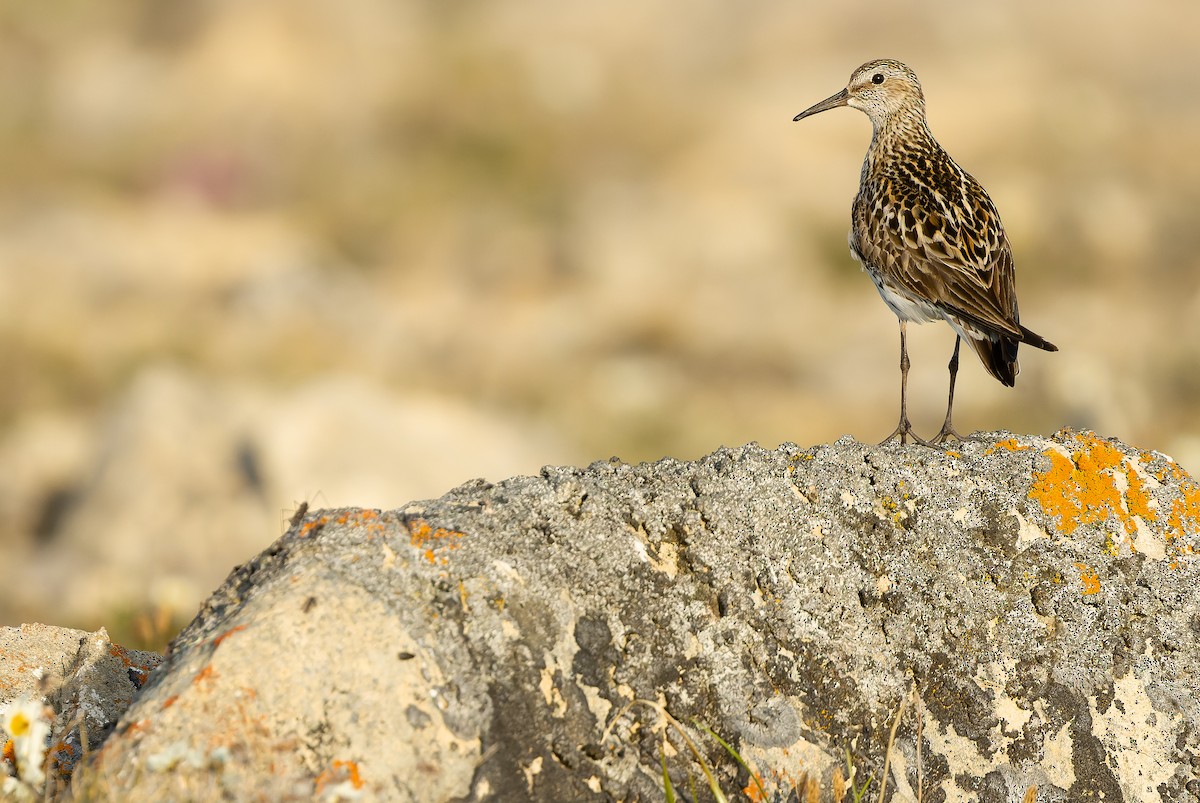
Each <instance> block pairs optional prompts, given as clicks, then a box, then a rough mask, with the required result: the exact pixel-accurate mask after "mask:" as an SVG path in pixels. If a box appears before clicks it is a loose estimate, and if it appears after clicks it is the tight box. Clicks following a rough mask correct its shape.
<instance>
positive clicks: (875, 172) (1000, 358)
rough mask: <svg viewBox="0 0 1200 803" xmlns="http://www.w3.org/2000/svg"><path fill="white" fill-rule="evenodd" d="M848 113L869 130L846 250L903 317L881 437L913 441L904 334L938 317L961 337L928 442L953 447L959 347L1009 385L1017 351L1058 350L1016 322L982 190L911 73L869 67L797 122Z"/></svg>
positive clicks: (993, 219) (896, 66) (996, 231)
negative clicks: (864, 119)
mask: <svg viewBox="0 0 1200 803" xmlns="http://www.w3.org/2000/svg"><path fill="white" fill-rule="evenodd" d="M839 106H850V107H852V108H856V109H859V110H861V111H862V112H864V113H865V114H866V115H867V116H868V117H869V118H870V119H871V124H872V126H873V128H874V133H873V135H872V137H871V145H870V147H869V148H868V149H867V157H866V160H865V161H864V162H863V168H862V179H861V183H860V186H859V190H858V196H857V197H856V198H855V199H854V206H853V209H852V213H851V226H850V238H849V239H850V253H851V254H852V255H853V256H854V258H855V259H857V260H858V261H859V262H860V263H862V266H863V268H864V269H865V270H866V271H867V273H868V275H870V277H871V280H872V281H873V282H874V283H875V286H876V288H877V289H878V290H879V294H880V295H881V296H882V297H883V300H884V301H885V302H886V303H887V305H888V306H889V307H890V308H891V309H892V311H893V312H894V313H896V316H897V317H898V318H899V319H900V377H901V378H900V423H899V424H898V425H897V427H896V430H895V431H894V432H893V433H892V434H891V435H889V436H888V438H887V439H885V442H886V440H891V438H893V437H896V436H899V438H900V442H901V443H904V442H905V441H906V439H907V437H908V436H909V435H912V437H913V438H914V439H915V440H917V441H919V442H921V443H927V442H926V441H923V440H922V439H921V438H918V437H917V436H916V434H915V433H913V432H912V427H911V425H910V424H909V422H908V415H907V411H906V400H905V395H906V388H907V381H908V349H907V344H906V338H905V335H906V329H905V325H906V324H907V323H908V322H909V321H913V322H915V323H925V322H927V321H940V320H944V321H946V322H947V323H949V324H950V326H951V327H952V328H953V329H954V331H955V332H956V333H957V335H958V339H957V340H956V341H955V343H954V356H952V357H951V358H950V398H949V403H948V404H947V407H946V420H945V422H944V423H943V425H942V430H941V432H939V433H938V434H937V436H935V437H934V441H935V442H941V441H944V440H946V439H947V438H951V437H954V438H959V437H960V436H959V435H958V433H957V432H955V431H954V428H953V426H952V425H951V414H952V413H953V409H954V380H955V377H956V374H957V371H958V350H959V346H960V345H961V343H962V341H963V340H966V341H967V343H968V344H969V345H970V346H971V347H972V348H973V349H974V350H975V353H976V354H978V355H979V359H980V360H981V361H982V362H983V365H984V367H985V368H986V369H987V370H988V373H990V374H991V375H992V376H994V377H996V379H998V380H1000V381H1001V382H1003V383H1004V384H1005V385H1008V386H1010V387H1011V386H1012V385H1013V384H1014V383H1015V382H1016V378H1017V372H1018V370H1019V366H1018V364H1017V347H1018V346H1019V345H1020V344H1021V343H1028V344H1029V345H1031V346H1036V347H1037V348H1040V349H1044V350H1046V351H1057V350H1058V348H1057V347H1056V346H1055V345H1054V344H1053V343H1049V342H1047V341H1046V340H1045V339H1044V338H1042V337H1041V336H1040V335H1038V334H1036V333H1034V332H1032V331H1030V330H1029V329H1027V328H1026V327H1024V326H1022V325H1021V323H1020V316H1019V315H1018V313H1017V297H1016V287H1015V282H1014V275H1013V259H1012V249H1011V248H1010V246H1009V244H1008V237H1007V236H1006V235H1005V233H1004V227H1003V226H1002V225H1001V223H1000V215H999V214H998V213H997V212H996V207H995V205H994V204H993V203H992V199H991V198H990V197H988V194H987V192H985V191H984V189H983V187H982V186H980V184H979V182H978V181H976V180H975V179H974V178H973V177H972V176H971V175H970V174H969V173H967V172H966V171H965V170H963V169H962V168H961V167H959V166H958V164H957V163H956V162H955V161H954V160H953V159H951V158H950V155H949V154H947V153H946V151H944V150H943V149H942V147H941V145H939V144H938V143H937V140H935V139H934V138H933V134H932V133H930V131H929V126H928V124H927V123H926V121H925V96H924V94H923V93H922V91H921V84H920V82H919V81H918V80H917V76H916V74H915V73H914V72H913V71H912V70H910V69H909V68H908V67H906V66H905V65H903V64H901V63H900V62H898V61H893V60H891V59H880V60H877V61H871V62H868V63H866V64H864V65H862V66H861V67H859V68H858V69H857V70H855V71H854V72H853V74H851V76H850V83H849V84H848V85H847V87H846V88H845V89H843V90H842V91H841V92H839V93H837V94H836V95H834V96H832V97H830V98H827V99H826V100H823V101H821V102H820V103H818V104H816V105H815V106H812V107H811V108H809V109H806V110H805V111H803V112H801V113H800V114H798V115H796V117H795V119H796V120H802V119H804V118H805V117H809V116H811V115H813V114H817V113H818V112H823V111H827V110H828V109H833V108H837V107H839Z"/></svg>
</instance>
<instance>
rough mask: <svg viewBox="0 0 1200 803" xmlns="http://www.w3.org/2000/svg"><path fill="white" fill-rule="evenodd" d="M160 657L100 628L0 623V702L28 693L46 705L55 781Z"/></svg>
mask: <svg viewBox="0 0 1200 803" xmlns="http://www.w3.org/2000/svg"><path fill="white" fill-rule="evenodd" d="M161 662H162V656H160V655H158V654H157V653H152V652H142V651H141V650H127V649H125V648H124V647H122V646H120V645H118V644H113V643H112V642H111V641H109V638H108V633H107V631H105V630H104V628H100V629H99V630H97V631H96V632H95V633H86V632H84V631H82V630H72V629H70V628H66V627H51V626H48V625H41V624H24V625H21V626H20V627H0V704H3V703H8V702H10V701H13V700H16V699H18V698H20V697H27V698H29V699H31V700H36V701H40V702H43V703H45V704H46V705H47V708H46V711H47V718H48V719H50V718H51V717H52V722H51V723H50V744H49V745H48V748H49V754H50V755H49V759H50V760H49V764H48V766H49V769H50V779H51V782H52V784H53V783H55V782H57V781H58V780H65V779H66V778H68V777H69V776H70V774H71V771H72V770H73V769H74V768H75V765H76V763H77V762H78V761H79V758H80V757H81V755H82V754H83V752H84V749H85V748H87V747H89V746H91V747H94V746H95V745H96V744H99V743H100V742H101V741H103V739H104V737H105V736H107V735H108V733H109V731H110V730H112V727H113V725H115V724H116V722H117V718H118V717H120V716H121V714H122V713H123V712H124V711H125V709H127V708H128V707H129V704H130V702H132V700H133V697H134V695H135V694H136V693H137V691H138V689H140V688H141V687H142V684H144V683H145V682H146V678H147V677H149V675H150V671H151V670H152V669H154V668H155V667H156V666H158V665H159V664H160V663H161ZM0 738H3V737H2V736H0ZM5 758H7V756H5ZM3 776H4V772H2V771H0V778H2V777H3Z"/></svg>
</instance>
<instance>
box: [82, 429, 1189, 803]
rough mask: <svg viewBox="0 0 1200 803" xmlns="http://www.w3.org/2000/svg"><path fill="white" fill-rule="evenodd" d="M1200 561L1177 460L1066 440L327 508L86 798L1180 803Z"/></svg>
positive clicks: (845, 449)
mask: <svg viewBox="0 0 1200 803" xmlns="http://www.w3.org/2000/svg"><path fill="white" fill-rule="evenodd" d="M1198 543H1200V489H1198V488H1197V485H1196V483H1194V482H1193V481H1192V480H1191V478H1190V477H1188V475H1187V474H1186V473H1185V472H1183V471H1182V470H1181V469H1180V467H1179V466H1178V465H1176V464H1175V463H1174V462H1172V461H1171V460H1170V458H1167V457H1165V456H1163V455H1161V454H1157V453H1145V452H1139V451H1137V450H1134V449H1131V448H1129V447H1127V446H1124V445H1122V444H1120V443H1116V442H1112V441H1107V440H1103V439H1100V438H1097V437H1096V436H1094V435H1092V434H1091V433H1074V432H1069V431H1064V432H1062V433H1059V434H1058V435H1056V436H1055V437H1054V438H1053V439H1044V438H1038V437H1029V436H1021V437H1013V436H1010V435H1008V434H1007V433H996V434H989V435H981V436H978V437H977V438H976V439H973V440H971V441H968V442H966V443H963V444H961V445H956V446H955V447H954V448H953V449H951V450H949V451H945V452H943V451H939V450H934V449H928V448H924V447H899V446H888V447H882V448H880V447H869V446H864V445H863V444H860V443H857V442H854V441H853V440H850V439H848V438H844V439H842V440H839V441H837V442H836V443H834V444H831V445H827V446H819V447H814V448H811V449H799V448H797V447H795V446H791V445H785V446H782V447H780V448H779V449H776V450H774V451H767V450H764V449H761V448H759V447H757V446H753V445H752V446H746V447H742V448H738V449H722V450H720V451H718V452H716V453H714V454H712V455H710V456H708V457H705V458H703V459H701V460H698V461H695V462H681V461H676V460H662V461H660V462H657V463H653V464H644V465H638V466H631V465H626V464H623V463H620V462H616V461H614V462H608V463H597V464H594V465H592V466H589V467H588V468H585V469H576V468H547V469H545V470H544V471H543V472H542V474H541V475H540V476H537V477H517V478H514V479H510V480H506V481H504V482H500V483H497V484H494V485H493V484H489V483H486V482H482V481H480V482H475V483H471V484H467V485H464V486H462V487H460V488H458V489H455V490H453V491H451V492H450V493H448V494H446V495H445V496H443V497H442V498H440V499H438V500H435V501H428V502H423V503H420V504H412V505H409V506H407V507H405V508H403V509H400V510H397V511H393V512H387V513H380V512H377V511H370V510H335V511H321V512H315V513H310V514H307V515H306V516H304V517H302V518H300V519H298V520H297V521H296V523H295V525H294V526H293V527H292V528H291V530H290V531H289V532H288V533H287V534H286V535H285V536H284V537H282V538H281V539H280V540H279V541H278V542H277V543H276V544H275V545H273V546H272V547H271V548H270V549H268V550H267V551H266V552H264V553H263V554H261V555H260V556H258V557H257V558H255V559H254V560H253V561H251V562H250V563H248V564H246V565H245V566H242V567H239V568H238V569H237V570H236V571H234V572H233V574H232V575H230V577H229V579H228V580H227V581H226V583H225V585H224V586H223V587H222V588H221V589H220V590H218V591H217V592H216V593H215V594H214V595H213V596H212V597H211V598H210V599H209V600H208V602H207V603H206V604H205V606H204V608H203V610H202V611H201V613H200V615H199V616H198V617H197V618H196V620H195V621H194V622H193V623H192V624H191V625H190V626H189V627H188V628H187V629H186V630H185V631H184V632H183V633H182V634H181V635H180V637H179V638H178V639H177V640H176V641H175V643H174V644H173V645H172V649H171V651H170V653H169V656H168V658H167V661H166V663H165V664H164V666H163V668H162V669H161V670H160V671H158V672H156V673H155V675H154V676H153V677H152V679H151V681H150V682H149V684H148V685H147V687H146V689H145V690H144V692H143V693H142V695H141V696H140V697H139V698H138V699H137V701H136V702H135V703H134V705H133V706H132V707H131V708H130V709H129V710H128V712H126V714H125V717H124V719H123V723H122V725H121V726H120V727H119V728H118V730H117V732H116V733H114V735H113V736H112V737H111V738H110V739H109V740H108V742H107V743H106V744H105V746H104V749H103V751H102V752H101V753H100V754H99V756H98V757H97V759H96V761H94V762H93V763H92V764H91V766H90V767H89V773H90V774H89V779H90V781H91V782H95V783H100V784H103V785H104V787H105V788H106V789H112V790H114V794H118V795H127V796H134V795H137V796H139V797H140V798H142V799H152V798H153V799H157V798H161V797H163V796H170V797H175V798H179V797H186V796H190V797H195V798H204V797H206V796H212V797H217V796H220V795H228V796H232V797H235V798H238V799H243V798H246V797H248V796H251V795H254V794H260V795H268V796H270V797H272V798H287V797H291V798H296V799H303V798H308V797H312V796H314V795H317V796H324V797H326V798H338V797H348V796H352V795H356V794H357V795H364V796H366V797H368V798H378V799H395V800H449V799H483V798H494V799H500V800H521V799H539V800H553V801H563V800H585V799H651V800H661V799H663V795H664V793H663V780H662V779H663V772H664V770H663V764H662V762H664V761H665V766H666V770H667V771H668V772H669V773H670V776H671V778H672V779H673V783H674V785H675V786H676V787H677V788H682V789H687V788H688V781H687V775H688V773H690V774H691V776H693V778H695V779H703V778H704V769H705V768H707V769H710V770H711V771H712V773H713V776H714V780H715V782H716V783H718V784H720V785H721V786H722V787H723V788H724V789H725V790H726V791H727V792H732V791H736V790H737V789H740V788H746V789H747V790H748V794H750V795H752V796H758V797H759V798H762V797H764V796H765V797H766V798H768V799H778V800H783V799H786V798H787V797H788V795H790V794H791V793H792V792H793V791H797V792H798V793H800V795H801V799H807V798H804V797H803V795H805V794H807V793H808V791H809V789H810V788H813V789H814V790H816V791H818V792H819V795H820V797H821V799H823V800H830V799H832V798H833V790H834V789H836V788H838V784H839V783H841V784H842V786H843V787H844V786H847V785H853V786H854V787H856V788H859V789H861V787H862V785H863V783H864V782H865V781H866V780H867V778H868V777H870V776H873V777H874V779H875V780H874V783H873V785H872V789H871V791H870V792H869V795H870V797H871V799H874V798H875V797H876V796H877V795H878V783H879V782H880V780H881V779H882V780H885V781H886V783H887V790H886V795H885V796H886V797H888V798H889V799H890V798H891V797H892V796H893V795H895V798H896V799H898V800H899V799H903V800H915V799H921V800H926V801H960V800H979V801H1009V800H1020V799H1022V797H1023V796H1024V795H1025V793H1026V790H1028V789H1029V787H1031V786H1036V787H1037V799H1038V800H1042V801H1057V800H1063V801H1065V800H1101V799H1103V800H1107V801H1117V800H1125V801H1145V800H1168V801H1177V800H1187V799H1191V795H1192V792H1193V790H1194V789H1195V788H1196V786H1197V784H1200V779H1198V778H1197V774H1196V773H1197V770H1196V767H1197V765H1198V762H1200V759H1197V755H1198V754H1200V593H1198V592H1197V588H1200V559H1198V558H1197V557H1196V555H1195V554H1194V550H1195V548H1196V546H1197V544H1198ZM900 711H902V712H903V715H902V716H899V717H898V716H897V714H898V712H900ZM893 727H894V728H895V737H894V739H891V738H890V732H891V731H892V730H893ZM709 728H711V731H712V733H709V732H708V730H707V729H709ZM684 734H687V735H688V739H685V738H684V736H683V735H684ZM713 734H715V735H716V736H719V737H721V738H722V739H724V740H725V742H726V743H727V744H728V745H729V748H730V751H727V750H726V748H725V747H723V746H722V745H721V744H720V743H719V742H718V741H717V740H716V739H715V738H714V736H713ZM689 739H690V743H689ZM693 747H694V750H693ZM731 751H736V753H737V755H738V756H739V757H740V759H742V760H743V761H744V762H745V763H746V765H748V767H749V769H750V771H748V770H747V769H746V767H744V766H742V765H741V763H740V762H739V761H738V760H736V759H735V758H734V757H733V755H732V752H731ZM885 763H886V771H885ZM702 765H703V767H702ZM847 765H849V767H852V768H853V773H854V775H853V778H848V777H847V776H849V775H851V772H850V771H849V770H848V768H847ZM167 768H169V769H170V771H169V772H168V771H164V770H165V769H167ZM751 772H752V773H753V776H752V774H751ZM696 782H697V783H698V784H701V785H706V784H707V781H706V780H704V781H701V780H697V781H696ZM760 784H761V789H760ZM764 790H765V795H764V794H763V791H764Z"/></svg>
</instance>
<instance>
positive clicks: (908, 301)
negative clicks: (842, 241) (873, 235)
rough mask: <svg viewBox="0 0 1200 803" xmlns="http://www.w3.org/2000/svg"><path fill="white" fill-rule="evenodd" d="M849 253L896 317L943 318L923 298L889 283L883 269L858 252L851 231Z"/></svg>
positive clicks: (913, 319)
mask: <svg viewBox="0 0 1200 803" xmlns="http://www.w3.org/2000/svg"><path fill="white" fill-rule="evenodd" d="M850 255H851V256H852V257H854V259H855V260H857V261H858V263H859V264H860V265H862V267H863V270H865V271H866V272H867V275H868V276H870V277H871V281H872V282H874V283H875V289H876V290H878V291H879V295H880V296H882V297H883V302H884V303H885V304H887V305H888V307H890V308H891V310H892V312H894V313H896V317H897V318H899V319H900V320H902V321H911V322H912V323H928V322H929V321H940V320H944V319H945V316H944V315H943V314H942V312H941V310H939V309H938V308H937V307H935V306H934V305H933V304H930V303H929V302H928V301H926V300H924V299H921V298H915V297H913V296H911V295H909V294H907V293H905V292H904V291H902V290H900V289H899V288H897V287H893V286H891V285H889V284H888V283H887V281H886V279H885V277H884V274H883V271H881V270H879V268H877V267H875V266H874V265H872V264H870V263H869V262H867V260H865V259H863V257H862V255H861V254H859V253H858V249H856V248H855V247H854V233H853V232H851V233H850Z"/></svg>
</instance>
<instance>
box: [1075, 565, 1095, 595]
mask: <svg viewBox="0 0 1200 803" xmlns="http://www.w3.org/2000/svg"><path fill="white" fill-rule="evenodd" d="M1075 568H1076V569H1078V570H1079V584H1080V585H1081V586H1083V592H1082V593H1083V596H1085V597H1086V596H1087V595H1088V594H1099V593H1100V573H1099V572H1096V571H1093V570H1092V569H1089V568H1088V567H1087V564H1086V563H1076V564H1075Z"/></svg>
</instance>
